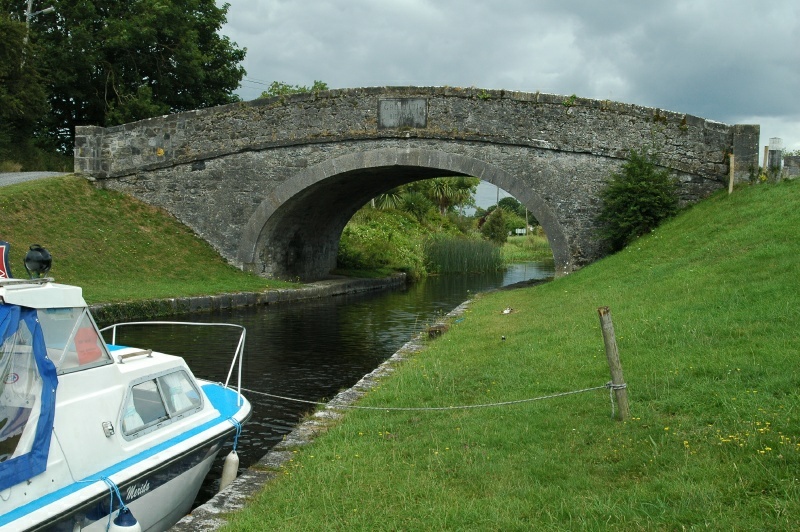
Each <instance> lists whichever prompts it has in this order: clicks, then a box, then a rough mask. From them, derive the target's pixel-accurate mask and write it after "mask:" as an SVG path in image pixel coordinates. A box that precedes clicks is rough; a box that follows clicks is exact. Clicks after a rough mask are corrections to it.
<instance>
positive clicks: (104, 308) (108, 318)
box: [89, 274, 407, 323]
mask: <svg viewBox="0 0 800 532" xmlns="http://www.w3.org/2000/svg"><path fill="white" fill-rule="evenodd" d="M406 281H407V279H406V275H405V274H396V275H393V276H392V277H388V278H381V279H352V278H341V279H329V280H325V281H317V282H314V283H309V284H307V285H304V286H301V287H299V288H281V289H277V290H267V291H264V292H241V293H233V294H217V295H213V296H196V297H176V298H168V299H154V300H148V301H136V302H129V303H101V304H96V305H90V307H89V308H90V310H91V312H92V315H93V316H94V318H95V320H96V321H98V322H101V323H111V322H119V321H126V320H138V319H145V318H158V317H165V316H175V315H180V314H191V313H195V312H214V311H218V310H223V309H229V308H239V307H254V306H260V305H274V304H277V303H289V302H292V301H303V300H308V299H319V298H323V297H332V296H339V295H345V294H357V293H360V292H370V291H373V290H385V289H389V288H397V287H400V286H404V285H405V284H406Z"/></svg>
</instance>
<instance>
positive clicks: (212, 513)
mask: <svg viewBox="0 0 800 532" xmlns="http://www.w3.org/2000/svg"><path fill="white" fill-rule="evenodd" d="M469 304H470V301H465V302H464V303H462V304H460V305H459V306H457V307H456V308H454V309H453V310H452V311H450V312H449V313H447V314H446V315H445V316H443V317H442V318H441V319H439V320H437V321H436V322H435V323H433V324H432V325H431V326H430V327H428V330H429V331H430V332H431V333H432V334H433V333H434V332H436V333H437V334H441V331H444V330H446V329H447V326H448V323H450V322H451V321H452V320H454V319H456V318H458V317H459V316H461V315H462V314H463V313H464V311H465V310H466V309H467V308H468V306H469ZM425 336H426V334H425V333H420V334H418V335H416V336H415V337H414V338H412V339H411V340H409V341H408V342H406V343H405V344H404V345H403V346H402V347H401V348H400V349H398V350H397V351H396V352H395V353H394V354H393V355H392V356H391V357H389V358H388V359H387V360H385V361H384V362H383V363H381V364H380V365H379V366H378V367H377V368H375V369H374V370H373V371H371V372H370V373H368V374H366V375H364V377H362V378H361V380H359V381H358V382H357V383H356V384H355V385H353V386H352V387H350V388H349V389H347V390H344V391H342V392H340V393H338V394H337V395H336V396H335V397H334V398H333V399H331V400H330V401H329V402H328V403H326V404H325V405H324V407H323V408H321V409H319V410H318V411H317V412H315V413H314V414H313V415H311V416H309V417H308V419H306V420H305V421H303V422H302V423H300V424H298V425H297V426H296V427H295V428H294V430H292V431H291V432H290V433H289V434H287V435H286V436H285V437H284V438H283V441H281V442H280V443H278V444H277V445H275V446H274V447H273V448H272V449H271V450H270V451H269V452H268V453H267V454H266V455H265V456H264V457H263V458H261V460H259V461H258V462H257V463H256V464H254V465H252V466H250V467H249V468H248V469H247V470H246V471H244V472H243V473H242V474H240V475H239V476H238V477H237V478H236V480H234V481H233V482H232V483H231V484H230V486H228V487H227V488H226V489H224V490H223V491H221V492H219V493H217V494H216V495H215V496H214V497H212V498H211V499H209V500H208V501H207V502H206V503H204V504H202V505H201V506H198V507H197V508H195V509H194V510H192V513H190V514H189V515H187V516H185V517H184V518H183V519H181V520H180V521H179V522H178V523H176V524H175V525H174V526H173V527H172V528H171V529H170V530H173V531H178V532H181V531H186V532H196V531H210V530H217V529H218V528H220V527H221V526H223V525H225V523H226V522H227V519H226V515H228V514H230V513H231V512H235V511H237V510H240V509H241V508H243V507H244V506H245V505H246V504H247V501H248V500H249V499H250V497H252V496H253V495H254V494H255V493H257V492H258V491H260V490H261V489H262V488H263V487H264V485H265V484H266V483H267V482H269V481H271V480H273V479H274V478H276V477H277V476H278V475H280V474H282V472H283V469H282V468H283V467H284V466H285V465H286V464H287V463H288V462H289V461H290V460H291V459H292V456H293V455H294V451H295V450H296V449H298V448H301V447H303V446H305V445H308V444H309V443H311V442H313V441H314V439H315V438H317V437H318V436H320V435H322V434H324V433H325V432H327V430H328V429H329V428H330V427H332V426H333V425H335V424H336V423H337V422H338V421H339V420H340V419H341V418H342V417H343V416H344V412H345V411H346V409H347V407H349V406H351V405H353V404H355V403H356V402H357V401H358V400H359V399H360V398H361V397H363V396H364V394H366V393H367V392H368V391H369V390H371V389H372V388H374V387H375V386H377V385H378V384H379V382H380V381H381V379H383V378H384V377H386V376H388V375H390V374H391V373H392V372H393V371H394V369H395V367H396V366H397V365H398V364H400V363H402V362H403V361H404V360H406V359H408V358H409V357H411V356H413V355H414V354H415V353H417V352H419V351H420V350H422V349H423V348H424V341H425ZM249 393H258V392H253V391H249Z"/></svg>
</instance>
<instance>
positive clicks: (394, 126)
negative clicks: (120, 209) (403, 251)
mask: <svg viewBox="0 0 800 532" xmlns="http://www.w3.org/2000/svg"><path fill="white" fill-rule="evenodd" d="M642 148H646V149H655V150H656V151H657V152H658V154H659V157H660V164H662V165H663V166H664V167H665V168H668V169H669V170H670V171H671V172H672V173H673V174H674V175H675V176H676V177H677V178H678V179H679V180H680V183H681V187H680V196H681V201H682V202H683V203H684V204H688V203H691V202H695V201H698V200H699V199H702V198H703V197H705V196H707V195H708V194H710V193H711V192H713V191H715V190H717V189H719V188H722V187H724V186H725V184H726V183H727V182H728V178H729V173H730V170H731V169H730V168H729V157H728V156H729V154H731V153H733V154H735V157H734V164H735V168H734V169H733V172H734V176H735V179H736V180H737V181H744V180H747V179H748V178H749V176H750V174H751V173H752V172H753V171H754V170H755V168H756V167H757V166H758V149H759V126H757V125H735V126H731V125H726V124H721V123H719V122H713V121H709V120H704V119H702V118H698V117H694V116H690V115H684V114H679V113H674V112H669V111H663V110H660V109H654V108H647V107H640V106H635V105H628V104H622V103H617V102H610V101H599V100H589V99H583V98H576V97H574V96H570V97H565V96H558V95H551V94H540V93H519V92H508V91H487V90H480V89H474V88H472V89H459V88H449V87H443V88H420V87H400V88H397V87H394V88H393V87H388V88H367V89H343V90H331V91H325V92H320V93H310V94H300V95H293V96H289V97H277V98H271V99H262V100H254V101H251V102H241V103H236V104H231V105H226V106H221V107H214V108H209V109H200V110H196V111H189V112H184V113H179V114H174V115H169V116H164V117H159V118H152V119H148V120H143V121H140V122H135V123H130V124H125V125H121V126H116V127H110V128H101V127H94V126H85V127H78V128H77V130H76V139H75V169H76V172H78V173H81V174H83V175H86V176H87V177H88V178H90V179H93V180H95V181H96V184H97V185H98V186H100V187H104V188H109V189H115V190H120V191H124V192H126V193H129V194H132V195H133V196H135V197H137V198H140V199H142V200H144V201H145V202H148V203H150V204H153V205H156V206H160V207H163V208H164V209H166V210H167V211H169V212H170V213H172V214H173V215H174V216H175V217H176V218H177V219H179V220H180V221H181V222H183V223H185V224H186V225H188V226H189V227H191V228H192V229H193V230H194V231H195V232H196V233H197V234H198V235H199V236H201V237H202V238H204V239H206V240H207V241H208V242H209V243H210V244H211V245H212V246H213V247H214V248H215V249H216V250H218V251H219V253H220V254H221V255H222V256H223V257H225V258H226V259H227V260H228V261H229V262H231V263H233V264H235V265H237V266H238V267H240V268H243V269H249V270H252V271H255V272H257V273H259V274H261V275H265V276H272V277H276V278H288V279H301V280H313V279H319V278H322V277H324V276H326V275H327V274H328V273H329V272H330V270H331V269H332V268H334V267H335V265H336V254H337V251H338V242H339V237H340V236H341V232H342V230H343V229H344V226H345V224H346V223H347V221H348V220H349V219H350V218H351V217H352V216H353V214H355V212H356V211H357V210H358V209H359V208H361V207H362V206H363V205H365V204H366V203H367V202H368V201H369V200H370V199H371V198H373V197H375V196H377V195H378V194H381V193H383V192H386V191H388V190H390V189H392V188H394V187H396V186H399V185H401V184H404V183H408V182H411V181H415V180H418V179H427V178H432V177H441V176H453V175H468V176H475V177H479V178H481V179H483V180H485V181H488V182H491V183H493V184H496V185H498V186H499V187H501V188H503V189H504V190H506V191H508V192H509V193H511V194H512V195H513V196H514V197H516V198H517V199H518V200H519V201H520V202H521V203H523V204H524V205H525V206H527V208H528V209H529V210H530V211H531V212H532V213H533V214H534V216H535V217H536V219H537V220H538V221H539V222H540V223H541V225H542V227H543V229H544V231H545V233H546V234H547V236H548V239H549V240H550V244H551V247H552V249H553V256H554V259H555V262H556V266H557V271H558V273H559V274H564V273H569V272H570V271H572V270H574V269H576V268H579V267H581V266H583V265H585V264H587V263H589V262H591V261H593V260H595V259H597V258H599V257H600V256H601V254H602V249H601V246H600V243H599V241H598V239H597V237H596V221H595V219H596V216H597V213H598V210H599V207H600V202H599V196H598V195H599V192H600V190H601V189H602V188H603V187H604V186H605V184H606V182H607V180H608V179H609V176H610V174H611V173H612V172H613V171H617V170H619V168H620V167H621V165H622V163H624V161H625V158H626V157H627V155H628V153H629V150H631V149H642Z"/></svg>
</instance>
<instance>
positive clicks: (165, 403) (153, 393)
mask: <svg viewBox="0 0 800 532" xmlns="http://www.w3.org/2000/svg"><path fill="white" fill-rule="evenodd" d="M202 406H203V401H202V399H201V396H200V392H199V391H198V389H197V387H196V386H195V384H194V383H193V382H192V380H191V379H190V378H189V375H188V374H187V373H186V372H185V371H183V370H178V371H175V370H172V371H170V372H168V373H164V374H161V375H157V376H155V377H152V378H148V379H147V380H144V381H140V382H138V383H136V384H134V385H133V386H132V387H131V389H130V392H129V393H128V397H127V398H126V400H125V405H124V406H123V408H122V433H123V435H124V436H125V437H126V439H131V438H136V437H138V436H142V435H144V434H147V433H149V432H152V431H153V430H156V429H158V428H159V427H163V426H165V425H167V424H169V423H171V422H173V421H174V420H176V419H180V418H182V417H185V416H186V415H189V414H193V413H195V412H198V411H200V409H201V408H202Z"/></svg>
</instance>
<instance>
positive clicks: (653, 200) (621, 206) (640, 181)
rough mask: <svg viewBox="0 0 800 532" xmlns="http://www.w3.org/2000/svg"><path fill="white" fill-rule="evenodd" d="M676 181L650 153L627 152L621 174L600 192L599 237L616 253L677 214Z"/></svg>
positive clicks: (615, 174) (613, 175)
mask: <svg viewBox="0 0 800 532" xmlns="http://www.w3.org/2000/svg"><path fill="white" fill-rule="evenodd" d="M677 191H678V182H677V180H676V179H675V178H674V177H672V176H671V175H670V173H669V172H668V171H667V170H665V169H659V168H658V167H657V166H656V157H655V156H654V155H652V154H647V153H640V152H637V151H636V150H631V153H630V156H629V157H628V160H627V161H626V162H625V164H623V165H622V171H621V172H619V173H614V174H612V175H611V179H610V181H609V183H608V186H607V187H606V188H605V189H603V191H602V192H601V193H600V199H601V200H602V203H603V205H602V210H601V212H600V215H599V217H598V221H599V222H600V236H601V237H602V238H603V239H604V240H605V242H606V244H607V246H608V248H609V250H610V251H619V250H620V249H622V248H624V247H625V246H626V245H628V244H629V243H630V242H631V241H633V240H634V239H635V238H637V237H639V236H641V235H644V234H645V233H649V232H650V231H652V230H653V229H655V228H656V227H658V225H659V224H660V223H661V222H662V221H663V220H665V219H667V218H669V217H671V216H673V215H674V214H675V213H677V212H678V195H677Z"/></svg>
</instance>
